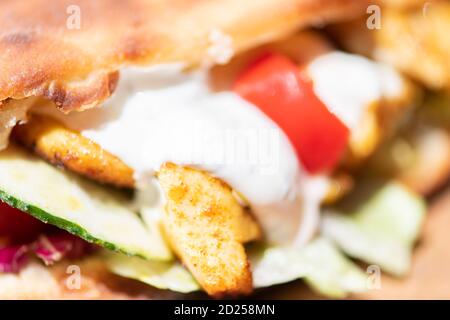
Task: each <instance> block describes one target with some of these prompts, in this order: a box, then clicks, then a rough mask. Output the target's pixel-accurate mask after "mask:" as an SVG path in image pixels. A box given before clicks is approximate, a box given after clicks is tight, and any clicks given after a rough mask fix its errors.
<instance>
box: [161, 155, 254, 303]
mask: <svg viewBox="0 0 450 320" xmlns="http://www.w3.org/2000/svg"><path fill="white" fill-rule="evenodd" d="M158 179H159V181H160V183H161V186H162V189H163V191H164V193H165V196H166V199H167V205H166V215H165V216H164V218H163V223H162V224H163V229H164V231H165V233H166V236H167V238H168V239H169V242H170V244H171V246H172V248H173V249H174V251H175V252H176V254H177V255H178V256H179V257H180V259H181V260H182V261H183V263H184V264H185V265H186V266H187V268H188V269H189V270H190V271H191V272H192V274H193V275H194V277H195V278H196V279H197V281H198V282H199V283H200V285H201V286H202V287H203V289H205V291H206V292H207V293H208V294H209V295H211V296H214V297H221V296H224V295H238V294H248V293H250V292H251V291H252V274H251V271H250V264H249V261H248V260H247V255H246V253H245V250H244V246H243V244H242V243H243V242H244V241H245V240H247V239H245V238H243V237H242V225H241V221H242V219H244V217H245V215H246V213H245V211H244V210H243V208H242V207H241V206H240V205H239V204H238V203H237V202H236V200H235V197H234V196H233V194H232V190H231V188H230V187H229V186H228V185H226V184H225V183H223V182H222V181H220V180H219V179H216V178H213V177H211V176H209V175H208V174H206V173H205V172H203V171H200V170H196V169H191V168H185V167H181V166H177V165H175V164H172V163H166V164H165V165H163V166H162V168H161V170H160V171H159V173H158ZM251 232H253V233H254V234H255V235H259V231H258V230H257V229H252V231H251Z"/></svg>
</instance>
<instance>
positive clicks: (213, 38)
mask: <svg viewBox="0 0 450 320" xmlns="http://www.w3.org/2000/svg"><path fill="white" fill-rule="evenodd" d="M366 4H367V1H365V0H364V1H363V0H321V1H311V0H258V1H241V0H130V1H110V0H97V1H90V0H76V1H74V0H58V1H51V2H48V1H45V0H30V1H15V0H9V1H1V2H0V71H1V72H0V101H4V100H6V99H8V98H13V99H22V98H25V97H28V96H43V97H45V98H48V99H50V100H52V101H54V102H55V103H56V105H58V106H59V107H61V108H62V109H63V110H65V111H70V110H74V109H78V110H82V109H86V108H89V107H92V106H95V105H97V104H98V103H100V102H101V101H103V100H104V99H106V98H107V97H109V96H110V95H111V93H112V91H113V90H114V88H115V86H116V83H117V80H118V73H117V70H118V69H119V68H120V67H122V66H124V65H135V64H138V65H150V64H157V63H168V62H183V63H184V64H185V65H186V67H189V66H195V65H201V64H205V63H213V62H225V60H226V59H227V58H228V56H225V57H223V56H220V55H222V54H223V53H224V52H225V53H226V52H228V53H229V54H230V55H231V54H232V53H233V52H240V51H242V50H245V49H247V48H249V47H252V46H255V45H257V44H260V43H262V42H266V41H269V40H273V39H274V38H277V37H280V36H281V35H283V34H287V33H290V32H293V31H294V30H296V29H297V28H299V27H305V26H308V25H312V24H319V23H320V24H321V23H323V22H324V21H334V20H338V19H340V18H343V17H347V16H349V15H350V16H351V15H354V14H355V13H358V12H363V10H364V7H365V6H366ZM78 22H79V24H78ZM218 55H219V56H220V57H219V56H218Z"/></svg>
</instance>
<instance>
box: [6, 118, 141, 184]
mask: <svg viewBox="0 0 450 320" xmlns="http://www.w3.org/2000/svg"><path fill="white" fill-rule="evenodd" d="M13 139H15V140H16V141H18V142H20V143H21V144H23V145H25V146H26V147H28V148H30V149H33V150H34V151H35V152H36V153H37V154H39V155H40V156H41V157H43V158H44V159H46V160H47V161H49V162H50V163H52V164H54V165H57V166H61V167H64V168H67V169H69V170H71V171H74V172H76V173H79V174H81V175H83V176H86V177H88V178H91V179H93V180H96V181H99V182H102V183H108V184H112V185H115V186H118V187H126V188H133V187H134V179H133V170H132V169H131V168H130V167H128V166H127V165H126V164H124V163H123V162H122V161H121V160H119V159H118V158H117V157H115V156H113V155H112V154H110V153H109V152H107V151H105V150H103V149H102V148H101V147H100V146H99V145H98V144H96V143H95V142H93V141H91V140H89V139H87V138H85V137H83V136H82V135H81V134H79V133H78V132H75V131H72V130H70V129H68V128H66V127H64V126H63V125H62V124H61V123H59V122H58V121H56V120H53V119H52V118H50V117H45V116H39V115H34V116H32V117H31V119H30V120H29V121H28V122H27V123H26V124H23V125H18V126H16V127H15V128H14V130H13Z"/></svg>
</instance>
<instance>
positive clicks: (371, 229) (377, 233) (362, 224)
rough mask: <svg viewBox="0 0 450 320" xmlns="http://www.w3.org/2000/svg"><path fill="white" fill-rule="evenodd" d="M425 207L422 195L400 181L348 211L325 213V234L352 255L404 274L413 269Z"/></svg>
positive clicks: (323, 229) (384, 187) (387, 270)
mask: <svg viewBox="0 0 450 320" xmlns="http://www.w3.org/2000/svg"><path fill="white" fill-rule="evenodd" d="M353 203H358V201H353ZM425 209H426V207H425V203H424V201H423V200H422V199H421V197H420V196H418V195H416V194H414V193H412V192H411V191H409V190H408V189H406V188H405V187H404V186H402V185H401V184H399V183H389V184H386V185H384V186H383V187H382V188H381V189H378V190H376V191H375V192H374V193H373V194H371V195H370V197H369V198H368V199H366V200H365V201H363V202H362V203H361V204H359V205H357V206H356V208H351V209H347V210H349V211H344V212H345V213H347V214H341V213H336V212H328V213H326V214H325V215H324V217H323V220H322V233H323V235H324V236H325V237H327V238H328V239H331V240H332V241H333V242H335V243H336V244H337V245H338V246H339V247H340V248H341V249H342V250H343V251H344V252H345V253H346V254H348V255H349V256H351V257H354V258H358V259H360V260H362V261H365V262H368V263H370V264H376V265H378V266H379V267H380V268H381V269H382V270H384V271H386V272H388V273H391V274H393V275H397V276H403V275H405V274H406V273H407V272H408V270H409V269H410V265H411V254H412V249H413V245H414V242H415V241H416V239H417V236H418V234H419V231H420V227H421V225H422V222H423V219H424V216H425Z"/></svg>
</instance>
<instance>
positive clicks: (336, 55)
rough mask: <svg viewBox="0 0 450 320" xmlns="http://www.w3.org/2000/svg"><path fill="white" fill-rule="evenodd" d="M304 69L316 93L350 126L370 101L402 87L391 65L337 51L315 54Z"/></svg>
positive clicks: (354, 125)
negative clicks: (316, 55) (315, 56)
mask: <svg viewBox="0 0 450 320" xmlns="http://www.w3.org/2000/svg"><path fill="white" fill-rule="evenodd" d="M307 72H308V75H309V76H310V77H311V79H312V80H313V86H314V92H315V93H316V95H317V96H318V97H319V98H320V100H321V101H322V102H323V103H325V105H326V106H327V107H328V109H329V110H330V111H331V112H332V113H334V114H335V115H336V116H337V117H338V118H339V119H340V120H341V121H342V122H343V123H344V124H345V125H346V126H347V127H348V128H350V129H351V130H354V129H355V128H357V126H358V124H359V123H360V122H361V119H362V117H363V115H364V112H365V111H366V110H367V107H368V106H369V105H370V104H371V103H372V102H374V101H378V100H380V99H382V98H388V99H389V98H395V97H398V96H400V95H401V94H402V93H403V90H404V83H403V80H402V78H401V76H400V75H399V74H398V73H397V72H396V71H395V70H394V69H392V68H390V67H388V66H386V65H383V64H380V63H376V62H372V61H370V60H369V59H367V58H364V57H362V56H358V55H354V54H348V53H344V52H339V51H332V52H330V53H327V54H323V55H321V56H319V57H317V58H315V59H314V60H313V61H311V62H310V63H309V65H308V67H307Z"/></svg>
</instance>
